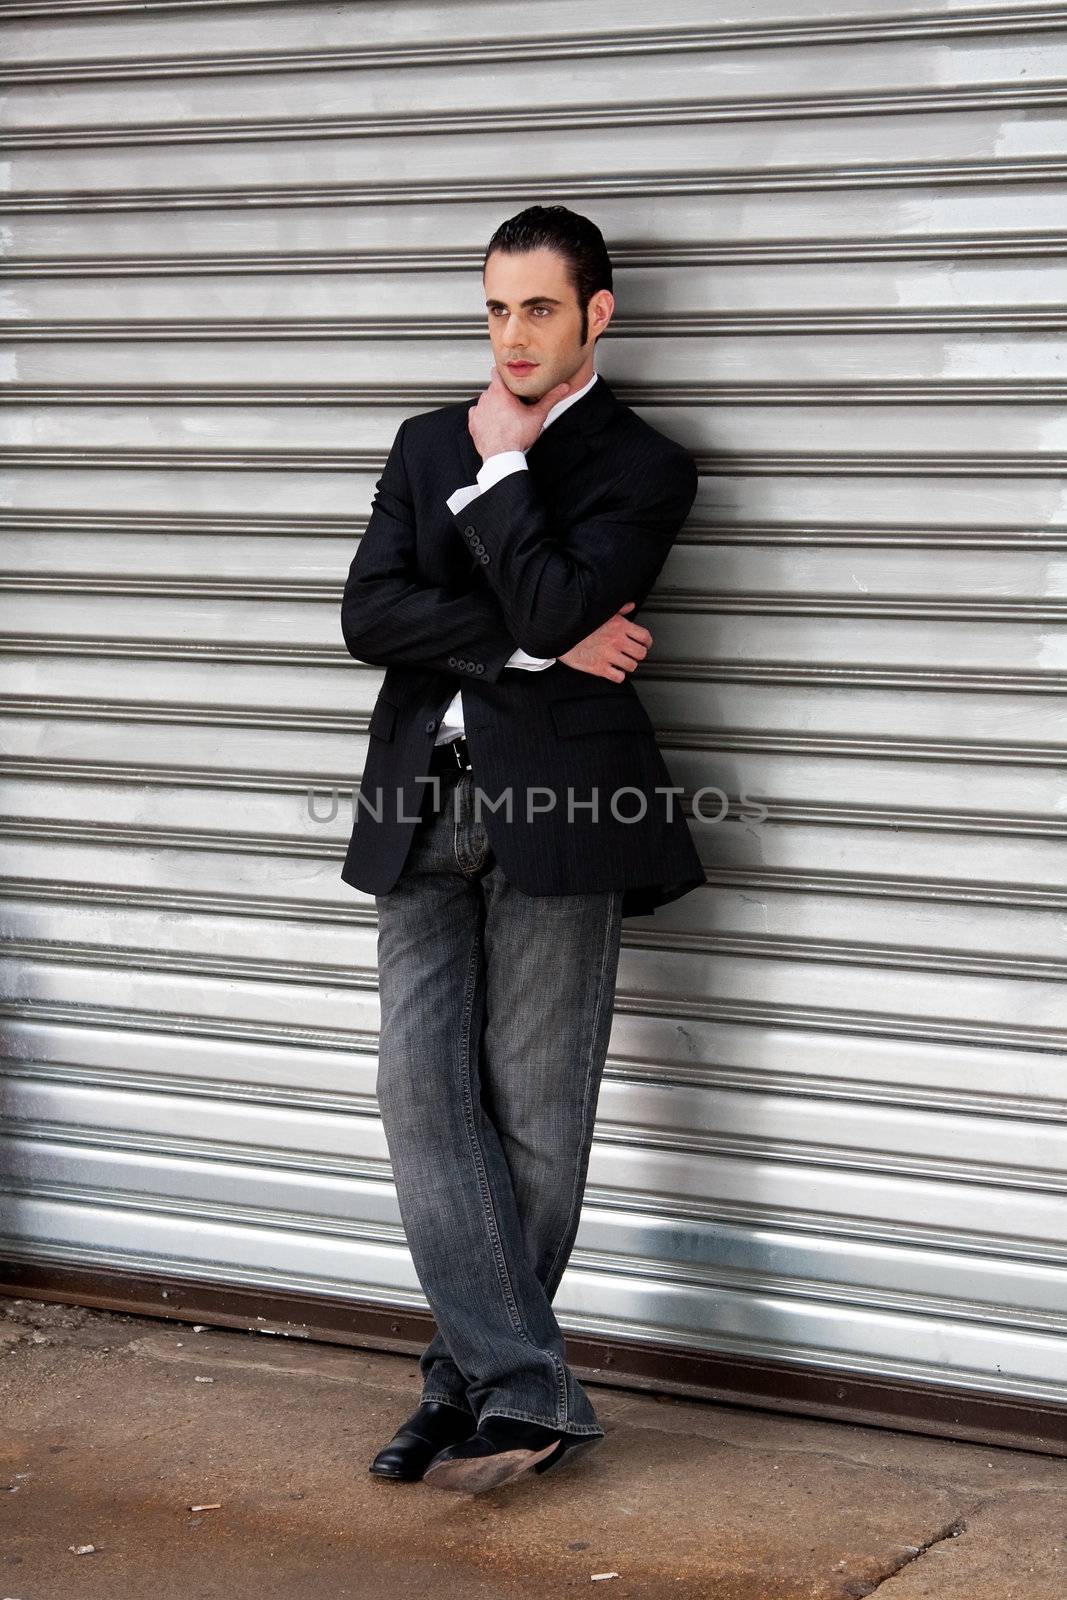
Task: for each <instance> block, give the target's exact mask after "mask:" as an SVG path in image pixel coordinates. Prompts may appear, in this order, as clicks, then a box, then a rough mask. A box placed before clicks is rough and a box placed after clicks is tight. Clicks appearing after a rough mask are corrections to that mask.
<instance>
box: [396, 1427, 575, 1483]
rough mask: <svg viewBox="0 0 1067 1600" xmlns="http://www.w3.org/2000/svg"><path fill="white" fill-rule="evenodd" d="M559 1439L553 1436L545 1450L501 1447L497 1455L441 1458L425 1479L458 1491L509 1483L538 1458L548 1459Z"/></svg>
mask: <svg viewBox="0 0 1067 1600" xmlns="http://www.w3.org/2000/svg"><path fill="white" fill-rule="evenodd" d="M558 1449H559V1440H558V1439H554V1440H553V1441H552V1443H551V1444H547V1445H546V1446H545V1448H544V1449H543V1450H501V1451H500V1452H499V1453H498V1454H497V1455H492V1456H472V1457H471V1458H470V1459H469V1460H467V1461H464V1460H462V1459H460V1460H456V1461H442V1462H440V1464H439V1465H438V1466H436V1467H430V1468H429V1470H428V1471H427V1472H425V1473H424V1474H423V1479H422V1481H423V1483H428V1484H430V1485H431V1486H432V1487H433V1488H434V1489H452V1490H454V1491H456V1492H457V1493H458V1494H484V1493H485V1491H486V1490H487V1489H498V1488H499V1487H500V1485H501V1484H502V1483H510V1482H511V1480H512V1478H517V1477H519V1475H520V1474H521V1473H523V1472H526V1471H528V1470H529V1468H530V1467H536V1466H537V1464H538V1462H539V1461H545V1460H546V1459H547V1458H548V1457H549V1456H550V1455H551V1454H552V1452H553V1451H554V1450H558Z"/></svg>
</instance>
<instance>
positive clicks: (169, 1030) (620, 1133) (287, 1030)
mask: <svg viewBox="0 0 1067 1600" xmlns="http://www.w3.org/2000/svg"><path fill="white" fill-rule="evenodd" d="M104 955H106V952H101V957H104ZM94 965H107V963H106V960H104V958H101V960H98V962H96V963H94ZM371 987H373V986H371ZM624 998H625V1005H624V1006H622V1010H624V1011H625V1013H627V1014H630V1016H633V1014H640V1016H656V1014H667V1011H673V1006H675V1002H673V1000H670V1002H669V1006H667V1010H665V1011H664V1013H657V1011H656V1010H654V1006H653V1005H651V998H653V997H646V995H641V997H635V998H633V997H624ZM696 1010H699V1011H701V1014H702V1019H705V1021H723V1019H726V1021H733V1022H737V1021H741V1022H744V1024H745V1026H758V1027H761V1026H768V1027H773V1029H782V1027H805V1029H808V1027H819V1026H822V1027H824V1030H827V1032H833V1034H838V1032H843V1034H849V1032H856V1030H859V1032H864V1034H870V1032H885V1030H886V1027H888V1026H889V1024H894V1026H893V1029H891V1035H889V1037H897V1038H899V1037H907V1038H912V1040H936V1042H945V1038H947V1034H945V1029H947V1027H949V1026H950V1024H947V1022H933V1024H928V1026H929V1027H933V1029H936V1032H926V1030H925V1024H923V1021H921V1019H917V1018H905V1016H899V1018H889V1016H886V1014H878V1016H873V1014H870V1013H846V1011H843V1010H833V1011H830V1010H829V1008H821V1010H819V1011H817V1013H801V1010H800V1008H797V1006H784V1005H771V1003H757V1002H750V1003H749V1005H744V1006H742V1005H741V1003H739V1002H734V1003H731V1002H699V1003H697V1002H691V1003H689V1014H693V1013H694V1011H696ZM739 1013H744V1014H739ZM0 1016H2V1018H6V1019H8V1022H11V1024H13V1026H14V1027H16V1029H18V1027H19V1026H22V1024H26V1026H37V1027H40V1026H43V1024H59V1026H64V1027H70V1029H74V1030H85V1029H90V1030H94V1032H96V1030H99V1029H109V1030H110V1029H114V1030H115V1032H126V1034H149V1035H152V1034H155V1035H158V1034H168V1035H182V1037H186V1035H189V1037H197V1038H205V1040H214V1038H229V1040H242V1042H246V1043H264V1042H270V1043H275V1045H282V1046H288V1048H299V1050H309V1051H312V1050H330V1051H334V1050H338V1048H341V1050H347V1051H350V1050H358V1051H362V1053H366V1054H371V1056H373V1054H376V1051H378V1034H376V1032H374V1030H371V1029H362V1030H349V1029H330V1030H326V1029H320V1027H317V1026H315V1024H314V1022H310V1021H309V1022H306V1024H299V1026H298V1024H291V1026H285V1024H277V1022H270V1024H259V1022H256V1024H253V1022H248V1021H243V1019H242V1021H229V1019H226V1018H205V1016H200V1014H197V1013H179V1011H166V1013H160V1011H141V1010H138V1008H136V1006H98V1005H85V1003H82V1002H78V1003H74V1002H56V1000H48V1002H43V1000H5V1002H3V1003H0ZM819 1018H821V1019H822V1022H819ZM861 1024H862V1026H861ZM960 1027H963V1029H966V1032H968V1037H965V1038H958V1040H957V1043H965V1045H968V1043H982V1042H984V1038H982V1037H976V1034H974V1029H976V1027H977V1029H979V1032H981V1034H989V1032H995V1034H997V1035H998V1038H997V1042H998V1043H1000V1042H1003V1035H1005V1034H1006V1032H1008V1030H1005V1029H995V1027H993V1026H992V1024H981V1026H968V1024H960ZM1054 1032H1056V1030H1053V1029H1017V1030H1013V1032H1011V1034H1009V1035H1008V1037H1011V1038H1014V1043H1016V1048H1021V1050H1025V1048H1038V1050H1045V1048H1046V1046H1045V1043H1037V1045H1035V1038H1037V1037H1041V1038H1045V1037H1046V1035H1049V1034H1054ZM1049 1048H1051V1046H1049ZM6 1070H8V1075H14V1074H18V1075H19V1077H21V1075H24V1067H22V1064H21V1062H14V1069H13V1070H11V1069H6ZM32 1070H34V1072H35V1075H37V1077H40V1075H42V1070H40V1069H32ZM45 1070H48V1069H45ZM606 1070H609V1075H611V1077H613V1078H614V1077H619V1078H621V1080H625V1070H624V1069H622V1067H621V1064H619V1062H616V1059H614V1058H611V1061H609V1064H608V1069H606ZM56 1072H59V1074H61V1077H62V1080H64V1082H82V1080H85V1082H88V1077H86V1074H88V1075H94V1077H96V1080H98V1082H102V1080H101V1074H99V1069H96V1067H86V1069H82V1067H78V1069H74V1070H72V1069H69V1067H62V1069H56ZM56 1072H53V1074H51V1075H56ZM2 1075H3V1069H0V1077H2ZM760 1078H761V1075H760ZM115 1080H120V1082H122V1086H123V1088H126V1086H128V1075H126V1072H125V1070H123V1072H122V1075H118V1074H115V1078H112V1080H109V1083H114V1082H115ZM158 1082H160V1080H158V1077H157V1075H155V1074H154V1075H152V1086H154V1088H155V1085H157V1083H158ZM657 1082H664V1083H665V1082H667V1078H664V1080H659V1078H657ZM174 1085H178V1086H176V1088H174ZM134 1086H136V1085H134ZM710 1086H718V1085H717V1082H712V1085H710ZM232 1088H235V1086H234V1085H230V1080H229V1078H227V1080H226V1088H224V1090H216V1091H214V1094H216V1098H224V1099H229V1098H237V1096H232V1094H230V1090H232ZM750 1088H752V1091H753V1093H757V1094H766V1093H768V1086H766V1083H763V1085H761V1086H760V1082H752V1083H750ZM171 1093H182V1094H194V1093H195V1094H200V1093H202V1085H200V1080H197V1083H194V1085H190V1083H189V1082H187V1080H171ZM798 1093H800V1094H801V1098H803V1090H801V1091H798ZM901 1093H902V1094H907V1088H902V1090H901ZM240 1098H245V1099H253V1101H262V1102H264V1104H267V1102H277V1099H278V1091H277V1090H264V1091H262V1093H261V1091H259V1088H258V1086H253V1088H250V1090H245V1091H243V1093H242V1096H240ZM821 1098H829V1096H827V1094H824V1096H821ZM853 1098H854V1096H851V1094H846V1096H845V1101H849V1099H853ZM870 1098H872V1096H865V1099H867V1101H869V1099H870ZM875 1098H877V1096H875ZM360 1099H362V1098H360V1096H355V1094H349V1096H344V1101H342V1102H344V1104H347V1106H352V1104H358V1102H360ZM885 1101H886V1102H889V1104H893V1106H896V1104H899V1101H897V1088H896V1085H886V1086H885ZM318 1102H322V1091H317V1094H315V1098H314V1099H310V1101H309V1099H304V1098H301V1099H299V1101H298V1099H296V1094H294V1091H290V1098H288V1099H286V1104H304V1106H306V1104H318ZM336 1104H338V1098H336V1096H334V1098H330V1102H328V1106H326V1109H334V1107H336ZM363 1104H368V1102H366V1101H365V1099H363ZM939 1109H944V1107H939ZM971 1109H973V1110H974V1114H977V1115H990V1114H992V1112H990V1107H989V1104H987V1102H985V1101H984V1099H981V1101H979V1102H976V1104H973V1107H971ZM1049 1112H1051V1114H1053V1117H1051V1120H1057V1117H1056V1109H1054V1102H1046V1104H1045V1106H1043V1115H1041V1117H1040V1118H1038V1122H1046V1120H1049V1115H1048V1114H1049ZM1016 1120H1017V1118H1016ZM1022 1120H1029V1112H1027V1110H1025V1109H1024V1114H1022ZM646 1138H648V1146H649V1147H653V1144H656V1146H659V1147H662V1139H659V1138H656V1139H653V1130H646ZM667 1138H669V1142H670V1146H672V1147H675V1149H680V1147H683V1144H685V1141H688V1139H689V1138H691V1136H689V1134H688V1133H685V1131H681V1130H678V1131H677V1133H675V1134H670V1136H667ZM709 1138H717V1136H715V1134H712V1136H709ZM729 1138H734V1136H729ZM601 1139H605V1142H608V1125H603V1128H601ZM613 1142H625V1144H629V1142H633V1141H632V1139H629V1138H627V1133H625V1131H624V1130H617V1133H616V1138H614V1141H613ZM739 1142H742V1144H749V1142H750V1141H747V1139H744V1138H742V1139H739ZM752 1142H758V1144H760V1146H763V1142H765V1141H752ZM789 1144H790V1141H784V1146H789ZM685 1147H688V1144H686V1146H685ZM694 1154H696V1152H694ZM723 1154H726V1152H723ZM809 1158H811V1160H816V1162H819V1157H814V1155H813V1157H809ZM819 1163H821V1165H825V1163H822V1162H819ZM829 1165H837V1162H835V1158H833V1155H830V1162H829ZM872 1165H880V1163H877V1162H872ZM979 1165H981V1166H982V1171H985V1166H984V1163H979ZM1059 1179H1061V1181H1062V1184H1064V1187H1067V1174H1059ZM977 1181H982V1179H977ZM1024 1187H1029V1186H1024Z"/></svg>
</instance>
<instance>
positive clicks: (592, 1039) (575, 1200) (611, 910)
mask: <svg viewBox="0 0 1067 1600" xmlns="http://www.w3.org/2000/svg"><path fill="white" fill-rule="evenodd" d="M617 893H618V891H617V890H612V892H611V895H610V896H609V899H608V921H607V926H606V927H605V929H604V939H603V944H602V949H601V955H600V976H599V979H598V981H597V997H596V1007H595V1009H594V1012H593V1023H592V1027H591V1028H590V1031H589V1059H588V1061H587V1063H586V1074H585V1094H584V1097H583V1099H582V1130H583V1143H584V1139H585V1128H586V1123H587V1121H588V1117H589V1101H590V1099H591V1096H592V1081H593V1074H592V1070H591V1068H592V1057H593V1052H594V1050H595V1049H596V1038H597V1024H598V1023H599V1021H600V1012H601V1009H602V1006H603V1001H604V971H605V968H606V967H607V964H608V954H609V941H608V933H609V932H610V930H611V927H612V921H613V919H614V916H615V896H616V894H617ZM578 1182H579V1173H578V1171H577V1170H576V1171H575V1174H574V1184H573V1187H572V1190H571V1203H570V1209H569V1211H568V1213H567V1226H566V1228H565V1229H564V1232H563V1236H562V1238H561V1239H560V1242H559V1246H558V1248H557V1250H556V1253H555V1255H554V1256H553V1257H552V1265H551V1266H550V1267H549V1269H548V1272H547V1273H546V1274H545V1293H546V1294H547V1293H548V1286H549V1284H551V1282H552V1279H553V1276H554V1274H555V1271H556V1263H557V1262H558V1261H559V1258H560V1254H561V1253H562V1250H563V1246H564V1244H565V1243H566V1241H567V1237H568V1235H569V1234H570V1232H571V1227H572V1224H573V1222H574V1211H575V1205H577V1206H578V1207H579V1209H580V1208H581V1196H580V1194H579V1192H578Z"/></svg>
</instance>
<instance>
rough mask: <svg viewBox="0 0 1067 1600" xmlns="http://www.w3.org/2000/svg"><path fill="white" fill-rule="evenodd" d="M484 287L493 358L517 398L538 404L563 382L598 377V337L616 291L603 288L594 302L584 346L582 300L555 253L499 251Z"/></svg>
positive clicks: (491, 261) (489, 263)
mask: <svg viewBox="0 0 1067 1600" xmlns="http://www.w3.org/2000/svg"><path fill="white" fill-rule="evenodd" d="M484 284H485V303H486V310H487V312H488V316H489V338H490V340H491V341H492V345H493V355H494V357H495V359H496V365H497V368H498V370H499V372H500V376H501V377H502V378H503V380H504V382H505V383H506V384H507V386H508V388H509V389H510V390H511V392H512V394H515V395H518V397H519V398H520V399H521V400H526V401H530V402H533V401H536V400H540V398H541V396H542V395H544V394H547V393H548V391H549V390H550V389H554V388H555V387H556V385H557V384H558V383H570V382H571V381H572V379H574V378H576V377H578V378H580V379H581V380H582V381H584V380H586V379H588V378H591V377H592V375H593V352H594V348H595V342H596V335H597V334H598V333H600V332H601V331H602V329H603V328H605V327H606V326H607V323H608V319H609V318H610V316H611V312H612V309H613V307H614V304H615V302H614V300H613V298H612V294H611V291H610V289H598V290H597V292H596V294H595V295H593V297H592V299H591V300H590V302H589V306H588V309H587V313H586V315H587V321H588V327H587V329H586V340H585V343H584V344H583V343H582V342H581V335H582V314H581V311H580V309H579V307H578V297H577V295H576V294H575V292H574V289H573V287H572V285H571V283H570V281H569V279H568V277H567V267H566V263H565V262H564V260H563V257H562V256H561V255H559V254H557V252H556V251H555V250H528V251H525V252H523V253H522V254H520V255H507V254H505V253H504V252H503V251H501V250H494V251H493V252H492V254H491V255H490V257H489V260H488V261H487V262H486V264H485V275H484ZM516 363H525V365H516ZM583 369H584V370H583Z"/></svg>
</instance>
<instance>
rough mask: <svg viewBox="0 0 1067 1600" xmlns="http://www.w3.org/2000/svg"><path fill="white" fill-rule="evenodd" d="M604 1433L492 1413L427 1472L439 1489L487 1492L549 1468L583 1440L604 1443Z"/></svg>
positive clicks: (425, 1476) (426, 1476)
mask: <svg viewBox="0 0 1067 1600" xmlns="http://www.w3.org/2000/svg"><path fill="white" fill-rule="evenodd" d="M602 1437H603V1436H602V1435H601V1434H581V1435H576V1434H568V1433H561V1432H560V1431H559V1430H558V1429H556V1428H546V1427H543V1426H542V1425H541V1423H539V1422H519V1421H517V1420H516V1419H515V1418H514V1417H486V1419H485V1421H484V1422H483V1423H482V1424H481V1426H480V1427H479V1428H478V1430H477V1431H476V1432H475V1433H472V1434H471V1436H470V1438H468V1439H464V1440H461V1441H460V1442H459V1443H458V1444H453V1445H447V1446H446V1447H445V1448H444V1449H443V1450H441V1451H440V1452H439V1453H438V1454H437V1455H436V1456H434V1458H433V1460H432V1461H431V1462H430V1464H429V1466H428V1467H427V1468H426V1470H425V1472H424V1473H423V1480H424V1482H426V1483H428V1484H431V1485H432V1486H433V1487H434V1488H435V1489H455V1490H457V1491H458V1492H459V1493H460V1494H482V1493H483V1492H484V1491H485V1490H486V1489H497V1488H499V1487H500V1485H501V1484H502V1483H509V1482H510V1481H511V1479H512V1478H517V1477H518V1476H519V1474H520V1473H522V1472H526V1471H528V1470H529V1469H530V1468H533V1469H534V1470H535V1471H537V1472H545V1471H547V1470H548V1468H549V1467H550V1466H554V1465H555V1464H556V1462H557V1461H558V1460H560V1459H562V1457H563V1456H564V1454H566V1453H567V1452H568V1450H574V1449H575V1448H576V1447H577V1446H580V1445H591V1444H598V1443H599V1442H600V1439H601V1438H602Z"/></svg>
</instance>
